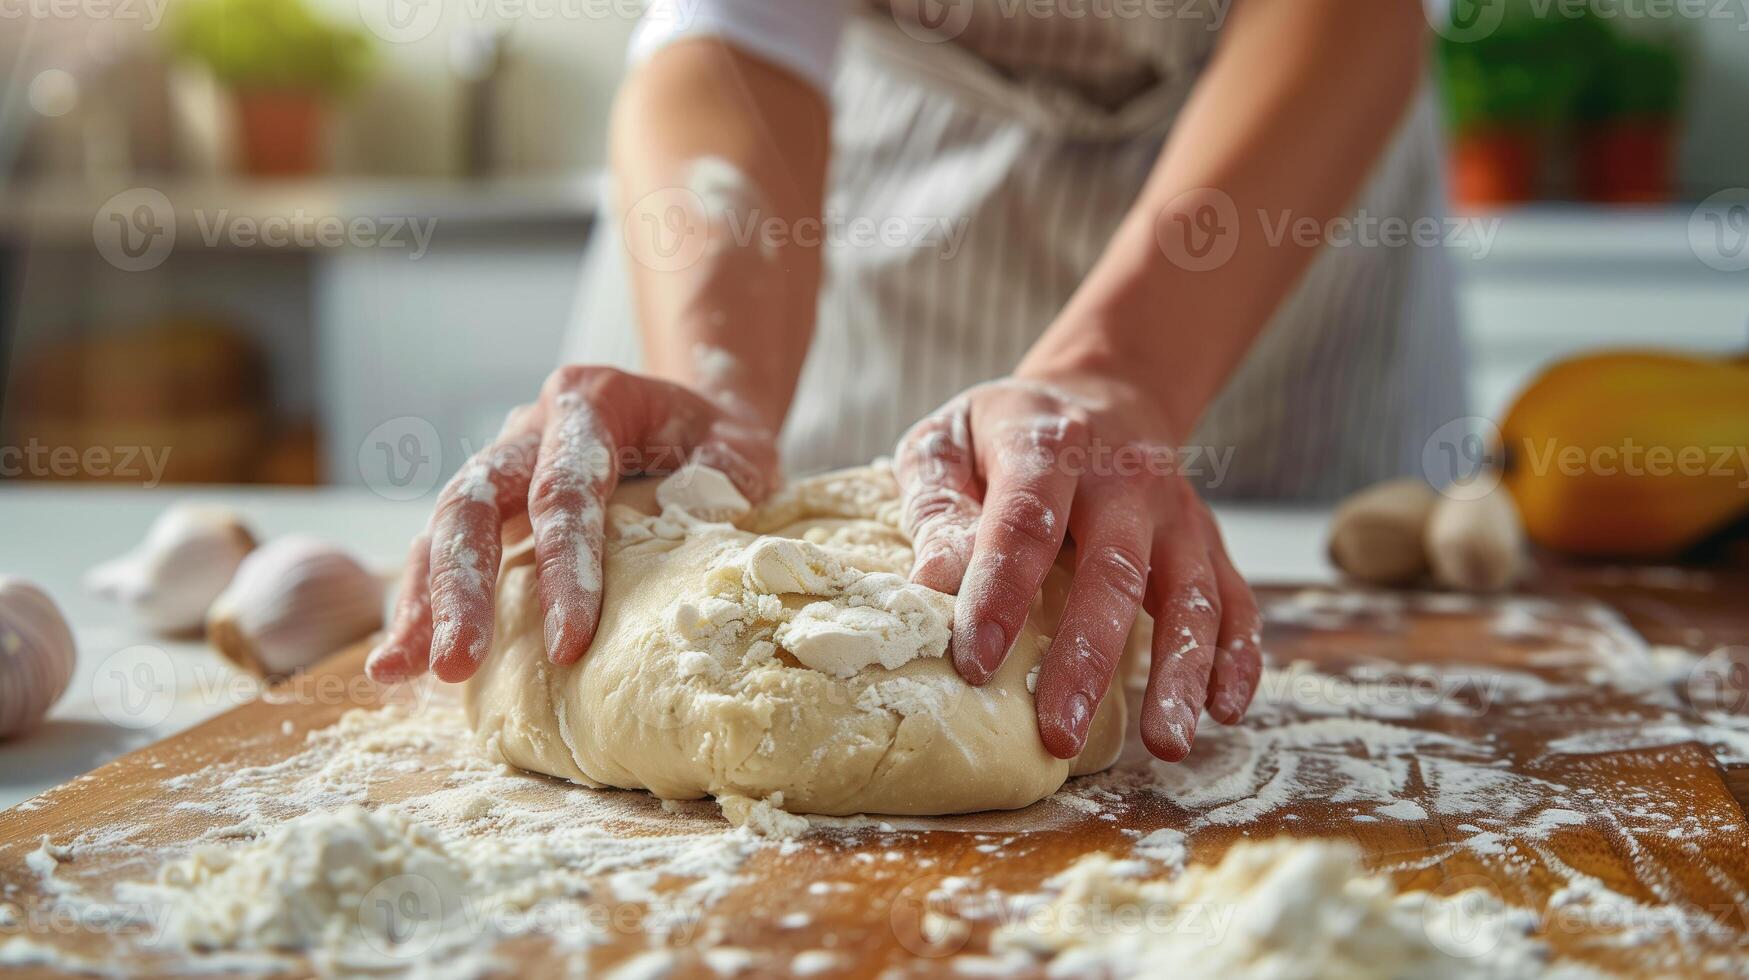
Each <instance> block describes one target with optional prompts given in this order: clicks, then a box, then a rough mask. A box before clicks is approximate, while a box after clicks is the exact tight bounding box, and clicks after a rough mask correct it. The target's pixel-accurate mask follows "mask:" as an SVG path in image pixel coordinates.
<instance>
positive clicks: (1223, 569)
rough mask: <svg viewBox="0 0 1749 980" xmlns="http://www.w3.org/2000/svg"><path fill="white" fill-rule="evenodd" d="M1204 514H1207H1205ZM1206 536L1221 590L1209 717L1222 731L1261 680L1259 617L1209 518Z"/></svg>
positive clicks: (1253, 598) (1236, 720) (1240, 713)
mask: <svg viewBox="0 0 1749 980" xmlns="http://www.w3.org/2000/svg"><path fill="white" fill-rule="evenodd" d="M1205 513H1206V509H1205ZM1207 527H1208V530H1207V531H1206V532H1205V535H1206V537H1207V539H1208V540H1209V541H1210V542H1211V544H1210V547H1209V560H1210V564H1211V565H1212V566H1213V568H1214V573H1215V587H1216V588H1217V589H1219V590H1220V607H1221V629H1220V635H1219V638H1218V639H1217V641H1216V650H1215V663H1214V674H1213V677H1212V679H1211V680H1210V682H1209V692H1208V701H1207V705H1208V709H1209V716H1210V717H1212V718H1214V719H1215V720H1216V721H1218V722H1220V723H1221V724H1223V725H1236V724H1238V723H1239V721H1240V720H1241V719H1242V718H1244V717H1245V709H1246V708H1247V707H1249V706H1250V704H1251V698H1252V697H1253V696H1255V695H1256V693H1257V682H1258V680H1259V678H1261V677H1262V676H1263V650H1262V646H1261V643H1262V637H1263V614H1262V613H1261V612H1260V611H1259V610H1258V608H1257V597H1256V596H1255V595H1253V594H1252V593H1251V586H1249V585H1247V584H1246V582H1245V579H1244V578H1243V577H1241V576H1240V575H1239V571H1238V569H1236V568H1234V567H1233V563H1232V561H1231V560H1229V559H1228V557H1227V549H1226V546H1225V545H1223V544H1222V543H1221V540H1220V534H1219V530H1218V529H1217V528H1216V527H1215V525H1214V519H1213V518H1212V517H1210V518H1207Z"/></svg>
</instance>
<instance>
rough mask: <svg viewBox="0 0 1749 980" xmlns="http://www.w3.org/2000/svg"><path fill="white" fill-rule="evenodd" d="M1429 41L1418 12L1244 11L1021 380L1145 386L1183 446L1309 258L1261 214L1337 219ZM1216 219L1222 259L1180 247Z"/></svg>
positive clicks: (1361, 3) (1406, 94) (1329, 0)
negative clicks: (1087, 375) (1067, 375)
mask: <svg viewBox="0 0 1749 980" xmlns="http://www.w3.org/2000/svg"><path fill="white" fill-rule="evenodd" d="M1424 29H1425V22H1424V21H1423V20H1422V14H1421V12H1420V4H1419V2H1418V0H1237V5H1236V7H1235V9H1234V12H1233V14H1232V18H1231V21H1230V22H1229V25H1228V27H1227V33H1226V35H1225V36H1223V38H1222V41H1221V46H1220V48H1219V49H1218V51H1217V53H1216V55H1215V58H1214V60H1213V61H1212V62H1211V64H1210V65H1209V67H1208V69H1207V71H1206V72H1205V74H1204V77H1203V79H1202V80H1201V81H1200V83H1199V84H1198V86H1197V89H1196V92H1195V94H1194V95H1193V96H1192V98H1191V99H1190V101H1189V103H1188V104H1187V105H1186V106H1185V109H1184V111H1183V113H1182V115H1181V116H1180V118H1179V120H1178V123H1177V125H1176V126H1175V127H1174V128H1173V132H1172V136H1171V138H1170V140H1169V141H1168V144H1167V146H1166V149H1165V152H1164V153H1163V154H1162V155H1161V157H1160V159H1159V161H1158V162H1157V163H1156V165H1155V168H1154V171H1153V173H1152V174H1151V175H1150V177H1149V180H1148V182H1147V185H1146V186H1145V188H1144V190H1143V192H1142V194H1141V196H1140V197H1139V198H1138V199H1137V201H1136V203H1135V205H1134V206H1133V207H1132V208H1131V210H1130V212H1129V214H1128V215H1127V216H1126V217H1125V219H1124V221H1123V222H1122V224H1121V225H1120V226H1119V228H1118V231H1117V233H1116V234H1115V235H1114V236H1113V238H1112V240H1111V242H1110V243H1109V245H1108V246H1107V249H1106V251H1105V253H1104V254H1103V255H1102V256H1101V258H1100V260H1099V262H1098V263H1097V264H1096V265H1095V267H1094V269H1093V271H1092V272H1091V273H1090V274H1089V275H1088V277H1087V279H1086V280H1085V281H1084V282H1083V284H1082V286H1081V288H1080V289H1078V290H1077V291H1076V293H1075V295H1074V296H1073V297H1072V298H1071V300H1070V302H1069V303H1068V305H1067V306H1066V307H1065V308H1064V310H1063V311H1062V313H1061V314H1060V315H1059V317H1058V319H1057V320H1056V322H1055V323H1054V324H1053V325H1052V326H1051V328H1050V329H1049V330H1047V331H1046V333H1045V335H1044V336H1043V337H1042V338H1040V340H1039V342H1038V343H1037V344H1036V345H1035V346H1034V348H1033V349H1032V351H1031V352H1029V353H1028V355H1027V357H1026V358H1025V360H1024V361H1023V362H1022V365H1021V368H1020V371H1019V373H1022V374H1035V375H1045V374H1050V373H1052V372H1057V371H1064V370H1068V371H1081V370H1085V371H1095V372H1100V373H1107V374H1113V375H1117V376H1120V377H1133V378H1136V379H1137V380H1138V381H1146V382H1147V386H1148V387H1149V388H1150V389H1151V390H1156V391H1158V392H1159V397H1160V398H1161V400H1162V404H1161V409H1162V411H1164V412H1165V414H1166V415H1167V417H1168V418H1169V419H1170V420H1171V422H1172V424H1173V426H1174V428H1175V430H1176V431H1177V432H1178V433H1179V434H1180V435H1181V436H1183V435H1187V434H1188V433H1189V432H1190V431H1191V430H1192V429H1193V428H1194V427H1195V424H1196V421H1197V419H1198V418H1200V417H1201V415H1202V412H1203V410H1204V409H1205V408H1206V407H1207V405H1208V403H1209V402H1210V401H1212V400H1213V398H1214V397H1215V395H1216V394H1217V393H1219V391H1220V389H1221V387H1222V386H1223V385H1224V384H1225V383H1226V380H1227V378H1228V377H1229V376H1230V375H1231V374H1232V372H1233V370H1234V369H1235V368H1236V367H1237V365H1238V364H1239V362H1240V360H1241V359H1242V358H1243V356H1244V354H1245V351H1246V350H1247V349H1248V348H1249V346H1250V344H1251V343H1252V341H1253V340H1254V339H1255V338H1256V336H1257V334H1258V333H1259V332H1260V331H1261V330H1262V329H1263V327H1264V326H1265V325H1266V324H1267V323H1268V321H1269V318H1270V316H1271V315H1272V314H1273V313H1274V311H1275V309H1276V307H1277V306H1278V305H1279V304H1280V303H1281V301H1282V300H1283V298H1284V297H1285V296H1286V295H1287V293H1288V292H1289V290H1290V289H1292V287H1293V285H1294V284H1295V282H1296V281H1297V280H1298V279H1299V277H1300V275H1301V274H1302V273H1303V272H1304V270H1305V268H1306V266H1307V265H1308V264H1309V263H1310V262H1311V260H1312V257H1313V255H1314V254H1315V252H1316V249H1317V245H1316V243H1310V244H1308V243H1305V242H1303V241H1296V240H1295V236H1284V237H1282V239H1281V240H1279V241H1272V240H1271V238H1270V236H1269V235H1267V234H1266V233H1265V229H1266V227H1268V226H1266V225H1265V223H1264V222H1263V221H1261V220H1260V216H1264V215H1266V216H1268V217H1269V219H1270V225H1269V226H1273V224H1274V222H1276V221H1277V220H1278V219H1279V216H1282V215H1287V216H1291V218H1292V219H1293V220H1295V221H1302V220H1304V219H1307V218H1309V219H1311V220H1312V221H1314V222H1316V223H1317V224H1318V226H1319V227H1324V226H1325V224H1326V223H1327V222H1328V221H1329V220H1331V219H1333V218H1336V217H1338V216H1340V215H1341V214H1342V212H1343V210H1344V209H1345V208H1346V207H1348V205H1349V202H1350V201H1351V200H1352V198H1353V197H1354V195H1355V194H1356V193H1357V192H1358V190H1359V189H1360V186H1361V183H1362V181H1363V180H1364V179H1365V178H1366V176H1367V175H1368V174H1369V173H1370V171H1371V170H1372V166H1373V163H1374V161H1375V159H1376V158H1377V156H1378V154H1379V153H1380V151H1381V150H1382V149H1383V147H1384V146H1385V144H1386V142H1387V141H1388V140H1389V138H1390V136H1391V134H1392V132H1393V131H1394V130H1395V129H1396V126H1397V124H1398V123H1399V121H1400V119H1401V117H1402V115H1403V112H1404V109H1405V107H1406V106H1407V104H1408V101H1409V99H1410V98H1411V96H1412V94H1413V92H1414V90H1415V88H1416V85H1417V83H1418V81H1419V77H1420V70H1421V56H1422V49H1423V43H1424V41H1423V38H1422V32H1423V31H1424ZM1223 195H1224V196H1223ZM1229 201H1230V202H1231V207H1230V208H1229V207H1227V202H1229ZM1216 215H1218V216H1219V227H1220V230H1219V232H1218V233H1216V235H1215V236H1214V237H1216V238H1218V239H1219V244H1218V245H1217V246H1216V248H1217V249H1218V250H1224V249H1225V248H1227V247H1229V245H1230V247H1232V249H1233V251H1232V254H1231V256H1230V257H1229V258H1227V259H1226V260H1225V261H1224V262H1204V261H1197V260H1196V259H1195V258H1194V257H1191V258H1187V257H1186V255H1185V254H1184V253H1183V252H1182V251H1180V250H1177V249H1175V248H1174V247H1173V245H1172V236H1174V235H1182V234H1184V227H1185V226H1184V225H1183V224H1180V222H1188V223H1189V227H1190V229H1191V234H1192V235H1193V236H1201V237H1203V238H1204V239H1205V241H1206V239H1208V237H1209V236H1208V235H1207V233H1206V229H1207V227H1208V226H1207V224H1206V221H1207V219H1208V218H1209V217H1211V216H1216ZM1199 222H1203V224H1200V225H1199ZM1234 222H1237V226H1236V227H1235V226H1234ZM1163 239H1165V240H1166V241H1165V243H1164V244H1163V241H1162V240H1163ZM1179 240H1180V241H1182V240H1183V239H1179ZM1211 255H1213V256H1214V257H1215V258H1218V255H1219V251H1216V252H1214V253H1211ZM1210 264H1212V266H1213V267H1210V268H1204V266H1205V265H1210ZM1165 379H1170V382H1169V383H1161V382H1162V381H1164V380H1165Z"/></svg>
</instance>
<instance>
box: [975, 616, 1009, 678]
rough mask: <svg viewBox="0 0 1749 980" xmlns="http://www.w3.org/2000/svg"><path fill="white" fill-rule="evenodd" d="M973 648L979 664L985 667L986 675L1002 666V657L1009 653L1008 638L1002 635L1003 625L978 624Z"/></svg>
mask: <svg viewBox="0 0 1749 980" xmlns="http://www.w3.org/2000/svg"><path fill="white" fill-rule="evenodd" d="M972 650H973V653H974V654H975V655H976V656H977V658H978V666H979V667H982V668H983V669H984V674H985V676H989V675H991V674H994V673H996V668H998V667H1000V666H1002V658H1003V657H1004V656H1006V655H1007V653H1008V638H1007V637H1005V636H1003V635H1002V627H1000V626H997V625H996V624H995V623H982V624H979V626H978V632H977V639H976V640H975V641H974V642H973V644H972Z"/></svg>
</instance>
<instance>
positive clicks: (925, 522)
mask: <svg viewBox="0 0 1749 980" xmlns="http://www.w3.org/2000/svg"><path fill="white" fill-rule="evenodd" d="M966 411H967V409H966V403H965V402H964V401H963V400H959V399H956V400H955V401H953V402H950V403H949V404H948V405H946V406H945V407H943V408H942V409H941V411H939V412H936V413H935V414H934V415H931V416H929V417H928V418H925V419H923V420H922V421H920V422H918V423H917V424H916V425H914V426H912V427H911V430H910V431H909V432H906V433H905V435H904V437H903V438H901V439H900V440H899V448H898V459H897V461H896V462H895V464H894V467H893V475H894V476H895V477H897V479H898V481H899V494H900V497H901V499H902V501H903V504H904V521H905V532H906V533H907V534H909V535H910V536H911V545H912V548H913V550H914V551H915V553H916V556H917V558H916V560H915V561H914V562H913V563H912V565H911V581H913V582H916V583H917V584H919V585H923V586H927V587H929V588H931V589H934V590H935V591H937V592H946V593H948V594H949V595H953V594H956V593H958V592H959V590H960V584H961V583H962V582H963V581H964V580H965V577H966V568H967V566H968V565H970V564H971V560H972V542H973V540H974V537H975V532H976V530H977V526H978V514H979V511H980V509H981V508H980V507H979V505H978V500H977V497H976V496H975V495H976V492H977V472H976V465H975V462H974V460H973V458H972V435H971V425H970V423H969V422H968V420H967V417H966Z"/></svg>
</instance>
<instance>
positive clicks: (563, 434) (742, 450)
mask: <svg viewBox="0 0 1749 980" xmlns="http://www.w3.org/2000/svg"><path fill="white" fill-rule="evenodd" d="M693 462H697V463H701V464H703V465H706V466H711V467H714V468H715V469H718V470H721V471H722V472H724V473H726V474H727V475H728V476H729V478H730V479H731V480H732V481H734V484H735V486H736V487H737V488H738V489H739V490H740V491H741V493H742V494H743V495H745V496H746V497H747V499H748V500H750V501H753V502H758V501H759V500H761V499H763V498H764V497H765V496H766V495H767V494H768V493H770V492H771V490H772V489H774V488H775V487H776V485H777V483H778V479H779V477H778V465H777V446H776V443H775V440H774V438H773V435H772V432H771V430H770V429H769V428H767V427H766V426H765V425H764V423H763V422H761V421H759V420H758V419H757V417H756V416H755V415H754V414H753V413H752V412H751V411H749V410H741V409H738V408H737V407H735V406H733V405H731V406H729V407H725V406H724V405H723V404H719V403H718V402H716V401H712V400H711V399H709V398H707V397H706V396H704V395H701V394H699V393H697V392H695V391H693V390H691V389H689V388H684V387H682V386H680V385H677V384H674V383H672V382H669V381H662V380H658V379H656V378H649V377H644V376H641V375H636V374H628V373H626V372H624V371H618V370H615V369H613V368H605V367H587V366H581V365H570V366H567V367H562V368H560V369H559V370H557V371H555V372H553V374H552V375H551V376H549V377H548V378H547V380H546V383H545V384H544V385H542V386H541V394H540V400H539V401H537V402H535V403H534V404H532V405H524V406H522V407H520V408H518V409H516V410H515V411H513V412H511V413H510V417H509V418H508V419H506V420H505V423H504V429H503V431H501V432H500V433H499V434H498V436H497V438H496V439H494V440H493V442H492V444H491V445H489V446H487V447H486V448H485V449H483V450H481V451H480V452H478V453H475V454H474V456H473V457H472V458H471V459H469V460H468V461H467V463H466V464H464V465H463V466H462V468H461V471H460V472H458V473H457V474H456V475H455V477H454V478H452V479H451V480H450V481H449V483H448V484H446V485H445V486H444V488H443V492H442V493H441V494H439V495H438V498H437V506H436V508H435V510H434V511H433V513H432V516H431V522H430V524H429V525H428V527H427V528H426V531H425V532H424V533H422V534H421V535H419V537H418V538H416V539H415V540H414V542H413V547H412V551H411V553H410V554H409V555H408V559H407V567H406V570H405V572H404V574H403V579H402V583H401V594H400V597H399V598H398V599H397V600H396V602H395V614H394V619H393V621H392V622H391V623H390V626H389V631H388V635H387V636H386V637H385V638H384V639H383V642H382V643H381V644H380V645H379V646H378V647H377V648H376V649H374V650H372V651H371V654H370V658H369V659H368V660H367V661H366V663H365V670H366V672H367V673H369V674H370V676H371V677H372V678H373V679H375V680H377V681H380V682H384V683H388V682H392V681H397V680H404V679H406V678H409V677H413V676H416V675H418V674H420V673H422V672H424V671H425V669H426V668H427V666H429V667H430V669H431V671H432V672H433V673H435V674H436V675H437V676H438V677H439V678H440V679H442V680H445V681H451V682H459V681H464V680H467V679H468V678H469V677H471V676H473V673H474V671H476V670H478V669H479V667H480V664H481V662H482V661H483V660H484V659H485V657H486V653H487V651H488V650H489V649H490V647H491V643H492V615H493V608H494V602H495V599H494V592H495V587H496V585H497V581H498V560H499V558H500V555H501V552H502V550H503V542H502V538H501V533H502V529H503V525H504V522H505V520H507V519H508V518H511V517H514V516H516V515H517V514H519V513H521V512H522V511H523V510H525V509H526V510H527V511H528V517H529V523H530V524H531V525H532V527H533V530H534V540H535V545H534V547H535V563H536V565H535V567H536V569H537V576H538V583H539V584H538V586H537V588H538V592H539V598H540V605H541V609H542V617H543V619H542V622H543V625H544V633H545V638H546V649H547V656H548V658H549V659H551V660H552V662H553V663H555V664H561V665H563V664H570V663H575V662H576V661H577V659H578V658H580V657H582V656H583V653H584V652H585V651H586V650H588V649H589V644H590V641H592V640H593V639H594V638H595V627H596V624H597V622H598V621H599V619H600V615H601V582H602V577H601V555H602V546H603V544H604V542H605V540H606V525H605V518H606V512H607V500H608V498H609V497H611V496H612V495H613V491H614V488H615V487H616V486H618V484H619V480H620V477H622V476H630V475H633V474H639V473H647V474H662V473H671V472H673V471H674V470H676V469H679V468H680V467H681V466H682V465H684V464H687V463H693Z"/></svg>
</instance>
